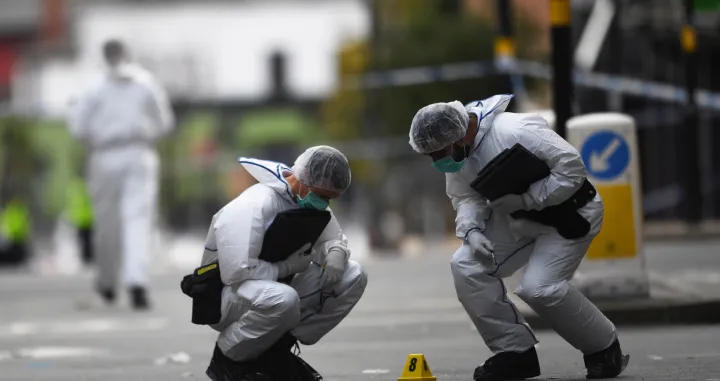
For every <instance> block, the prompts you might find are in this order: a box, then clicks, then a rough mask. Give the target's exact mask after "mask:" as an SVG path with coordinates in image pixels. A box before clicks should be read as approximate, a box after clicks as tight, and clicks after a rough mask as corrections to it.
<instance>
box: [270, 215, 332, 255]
mask: <svg viewBox="0 0 720 381" xmlns="http://www.w3.org/2000/svg"><path fill="white" fill-rule="evenodd" d="M330 218H331V215H330V212H329V211H327V210H316V209H291V210H287V211H284V212H280V213H278V214H277V216H275V219H274V220H273V222H272V223H271V224H270V227H268V229H267V231H266V232H265V236H264V237H263V244H262V249H261V250H260V256H259V258H260V259H261V260H263V261H266V262H271V263H274V262H280V261H284V260H285V259H286V258H287V257H289V256H290V254H292V253H294V252H295V251H296V250H298V249H300V248H301V247H302V246H303V245H305V244H306V243H308V242H309V243H310V244H311V245H313V246H314V245H315V243H316V242H317V240H318V239H319V238H320V235H321V234H322V232H323V231H324V230H325V227H327V224H328V223H329V222H330Z"/></svg>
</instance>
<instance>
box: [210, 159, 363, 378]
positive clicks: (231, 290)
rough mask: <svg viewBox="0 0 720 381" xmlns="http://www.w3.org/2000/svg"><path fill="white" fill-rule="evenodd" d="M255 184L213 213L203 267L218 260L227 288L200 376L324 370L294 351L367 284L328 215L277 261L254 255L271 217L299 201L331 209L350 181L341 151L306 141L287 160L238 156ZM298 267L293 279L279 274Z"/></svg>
mask: <svg viewBox="0 0 720 381" xmlns="http://www.w3.org/2000/svg"><path fill="white" fill-rule="evenodd" d="M239 162H240V163H241V164H242V165H243V167H244V168H245V169H246V170H247V171H248V172H249V173H250V174H251V175H252V176H254V177H255V178H256V179H257V180H258V181H259V183H258V184H255V185H253V186H251V187H250V188H248V189H246V190H245V191H243V192H242V193H241V194H240V195H239V196H238V197H237V198H235V199H234V200H232V201H231V202H230V203H229V204H227V205H226V206H225V207H223V208H222V209H221V210H220V211H219V212H218V213H217V214H216V215H215V216H214V217H213V220H212V223H211V225H210V230H209V232H208V235H207V240H206V243H205V253H204V255H203V258H202V264H201V265H203V266H205V265H207V264H210V263H212V262H214V261H216V260H218V261H219V266H220V274H221V278H222V282H223V283H224V284H225V287H224V289H223V292H222V318H221V320H220V322H219V323H218V324H215V325H212V326H211V327H212V328H213V329H215V330H216V331H218V332H220V335H219V337H218V339H217V345H216V347H215V352H214V353H213V357H212V360H211V362H210V366H209V367H208V369H207V375H208V376H209V377H210V378H211V379H213V380H215V381H221V380H222V381H229V380H233V381H235V380H243V381H252V380H273V381H304V380H320V379H322V377H320V375H319V374H318V373H317V372H316V371H315V370H314V369H313V368H312V367H310V366H309V365H308V364H307V363H305V362H304V361H303V360H301V359H300V358H299V357H297V356H296V355H295V354H293V353H292V350H293V347H296V346H297V342H298V341H299V342H300V343H302V344H304V345H312V344H315V343H317V342H318V340H320V339H321V338H322V337H323V336H325V335H326V334H327V333H328V332H330V331H331V330H332V329H333V328H335V327H336V326H337V325H338V324H339V323H340V321H342V320H343V319H344V318H345V317H346V316H347V315H348V314H349V313H350V311H351V310H352V308H353V307H354V306H355V304H356V303H357V302H358V301H359V300H360V297H361V296H362V295H363V292H364V291H365V285H366V284H367V275H366V274H365V270H364V269H363V268H362V266H361V265H360V264H359V263H357V262H354V261H351V260H349V257H350V250H349V249H348V246H347V238H346V237H345V235H344V234H343V232H342V230H341V229H340V225H339V224H338V221H337V220H336V218H335V216H334V215H332V218H331V220H330V222H329V224H328V225H327V227H326V228H325V230H324V231H323V233H322V235H321V236H320V239H319V240H318V241H317V242H316V244H315V245H314V246H313V253H312V255H303V254H305V252H304V251H306V250H307V248H305V249H301V250H299V251H298V252H297V253H295V254H292V255H290V256H289V257H288V258H287V259H286V260H285V261H284V262H279V263H269V262H265V261H263V260H260V259H258V256H259V254H260V251H261V248H262V243H263V236H264V234H265V231H266V229H267V228H268V227H269V226H270V224H271V223H272V221H273V219H274V218H275V216H276V215H277V214H278V213H280V212H283V211H286V210H289V209H296V208H315V209H319V210H326V209H328V210H329V201H330V200H332V199H335V198H338V197H339V196H340V195H341V194H342V193H344V192H345V191H346V190H347V189H348V188H349V186H350V167H349V164H348V161H347V159H346V158H345V156H344V155H343V154H342V153H341V152H340V151H338V150H336V149H334V148H332V147H328V146H317V147H312V148H309V149H308V150H306V151H305V152H304V153H303V154H302V155H300V157H298V158H297V160H296V161H295V165H294V166H293V168H292V169H291V168H289V167H287V166H285V165H283V164H280V163H275V162H270V161H264V160H256V159H248V158H242V157H241V158H240V159H239ZM292 274H297V275H296V276H295V277H294V278H293V280H292V281H291V282H290V284H289V285H288V284H284V283H280V282H278V279H283V278H285V277H287V276H288V275H292Z"/></svg>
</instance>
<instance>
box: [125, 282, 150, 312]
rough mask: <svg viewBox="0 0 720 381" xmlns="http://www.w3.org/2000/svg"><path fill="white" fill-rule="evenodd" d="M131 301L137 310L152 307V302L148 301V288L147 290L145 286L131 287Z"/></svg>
mask: <svg viewBox="0 0 720 381" xmlns="http://www.w3.org/2000/svg"><path fill="white" fill-rule="evenodd" d="M130 302H131V303H132V307H133V309H135V310H147V309H150V302H149V301H148V296H147V290H145V287H139V286H135V287H131V288H130Z"/></svg>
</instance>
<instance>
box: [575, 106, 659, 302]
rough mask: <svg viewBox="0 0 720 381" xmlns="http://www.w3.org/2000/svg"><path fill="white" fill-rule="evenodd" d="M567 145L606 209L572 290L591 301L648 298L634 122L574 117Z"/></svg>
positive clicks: (613, 117) (615, 117) (620, 116)
mask: <svg viewBox="0 0 720 381" xmlns="http://www.w3.org/2000/svg"><path fill="white" fill-rule="evenodd" d="M567 140H568V142H570V144H572V145H573V146H574V147H575V148H576V149H577V150H578V152H580V155H581V156H582V158H583V161H584V162H585V166H586V167H587V170H588V175H589V179H590V181H591V182H592V183H593V185H595V188H596V189H597V191H598V193H599V194H600V196H601V197H602V199H603V203H604V205H605V215H604V219H603V225H602V229H601V231H600V234H598V235H597V237H595V239H594V240H593V243H592V245H591V246H590V249H589V250H588V253H587V255H586V256H585V259H584V260H583V262H582V263H581V265H580V268H579V269H578V271H577V272H576V274H575V277H574V279H573V284H575V285H576V286H577V287H578V288H579V289H580V290H581V291H582V292H583V293H584V294H585V295H587V296H588V297H590V298H627V297H647V296H649V292H650V287H649V282H648V275H647V271H646V268H645V259H644V255H643V240H642V223H643V215H642V209H641V205H642V199H641V192H640V169H639V165H638V164H639V163H638V148H637V140H636V126H635V120H634V119H633V118H632V117H630V116H628V115H625V114H619V113H596V114H588V115H581V116H577V117H574V118H571V119H570V120H569V121H568V123H567Z"/></svg>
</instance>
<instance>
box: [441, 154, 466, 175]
mask: <svg viewBox="0 0 720 381" xmlns="http://www.w3.org/2000/svg"><path fill="white" fill-rule="evenodd" d="M466 162H467V158H465V159H462V160H461V161H455V160H453V159H452V158H451V157H450V156H447V157H444V158H442V159H440V160H436V161H433V162H432V167H433V168H435V169H436V170H438V171H440V172H444V173H455V172H459V171H460V170H461V169H462V168H463V167H464V166H465V163H466Z"/></svg>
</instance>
